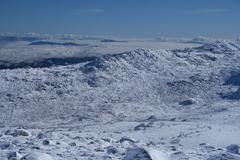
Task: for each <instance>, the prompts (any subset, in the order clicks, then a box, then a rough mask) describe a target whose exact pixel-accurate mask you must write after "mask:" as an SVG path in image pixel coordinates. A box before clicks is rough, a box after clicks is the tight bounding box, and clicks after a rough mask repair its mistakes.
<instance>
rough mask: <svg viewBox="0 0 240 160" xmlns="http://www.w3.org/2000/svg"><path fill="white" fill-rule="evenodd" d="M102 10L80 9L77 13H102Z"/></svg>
mask: <svg viewBox="0 0 240 160" xmlns="http://www.w3.org/2000/svg"><path fill="white" fill-rule="evenodd" d="M104 11H105V10H104V9H96V8H95V9H81V10H78V13H102V12H104Z"/></svg>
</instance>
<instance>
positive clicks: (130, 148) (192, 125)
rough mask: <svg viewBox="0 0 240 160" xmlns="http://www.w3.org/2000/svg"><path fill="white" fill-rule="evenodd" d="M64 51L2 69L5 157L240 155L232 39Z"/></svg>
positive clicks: (0, 136)
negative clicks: (121, 49) (169, 46)
mask: <svg viewBox="0 0 240 160" xmlns="http://www.w3.org/2000/svg"><path fill="white" fill-rule="evenodd" d="M56 43H57V44H63V42H61V43H60V42H56ZM66 43H68V42H66ZM108 43H110V42H108ZM114 43H117V42H114ZM124 43H127V42H124ZM90 45H91V44H90ZM22 47H23V46H22ZM25 47H26V46H25ZM29 47H30V48H31V47H32V46H31V45H30V46H29ZM44 47H46V46H45V45H44ZM48 47H49V46H48ZM68 47H70V50H71V49H72V47H73V46H68ZM78 47H82V46H78ZM78 47H76V46H74V50H77V49H78ZM49 48H50V49H51V47H49ZM44 49H46V48H44ZM3 50H4V51H7V49H6V48H4V49H3ZM26 50H28V48H27V47H26ZM29 50H31V49H29ZM16 51H17V49H16ZM64 51H67V48H64ZM73 53H74V52H73ZM1 54H4V53H3V51H1ZM63 54H65V55H64V56H62V57H61V61H60V60H59V57H55V56H53V57H51V58H52V59H50V60H49V59H48V60H49V61H51V62H49V61H46V59H45V58H39V57H38V58H36V59H32V62H31V64H32V65H29V64H30V63H29V64H25V63H22V65H16V64H18V63H15V67H11V65H13V64H12V63H10V65H5V68H2V69H1V70H0V88H1V90H0V101H1V104H0V126H1V129H0V131H1V132H0V157H1V158H2V159H7V157H10V158H11V157H13V158H14V157H18V158H17V159H29V158H28V157H30V158H32V159H44V158H41V157H47V158H48V159H57V160H58V159H59V160H64V159H68V160H71V159H124V160H130V159H133V158H135V159H150V160H158V159H161V160H164V159H174V160H184V159H186V160H187V159H191V160H206V159H209V160H213V159H214V160H215V159H224V158H225V159H236V160H237V159H240V158H239V157H240V156H239V155H238V153H239V152H237V148H238V147H237V146H238V145H239V144H240V139H239V135H240V129H239V123H238V121H239V120H240V117H239V114H240V111H239V104H240V103H239V99H240V89H239V88H240V82H239V77H240V65H239V64H240V63H239V62H240V43H239V42H238V41H216V42H212V43H208V44H205V45H203V46H198V47H195V48H185V49H168V50H149V49H137V50H132V51H126V52H123V53H117V54H101V55H97V54H95V55H94V56H91V55H90V56H89V55H88V56H83V55H81V57H78V58H79V59H78V58H76V57H75V56H72V55H71V53H70V56H69V55H67V54H66V53H63ZM66 55H67V56H66ZM26 57H27V56H26ZM73 57H74V58H73ZM86 57H87V58H86ZM5 58H6V59H7V58H9V57H5ZM48 58H49V57H48ZM69 58H73V59H72V60H74V59H75V58H76V59H78V61H77V62H74V63H72V61H68V60H69ZM59 61H60V62H61V63H60V62H59ZM7 62H9V61H7ZM47 62H48V63H47ZM46 63H47V64H51V65H43V64H46ZM33 64H34V65H33ZM129 157H132V158H129ZM10 158H8V159H10Z"/></svg>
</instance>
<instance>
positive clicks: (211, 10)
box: [194, 8, 230, 13]
mask: <svg viewBox="0 0 240 160" xmlns="http://www.w3.org/2000/svg"><path fill="white" fill-rule="evenodd" d="M194 12H195V13H226V12H230V10H229V9H219V8H218V9H217V8H212V9H198V10H195V11H194Z"/></svg>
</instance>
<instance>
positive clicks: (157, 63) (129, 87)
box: [0, 42, 240, 124]
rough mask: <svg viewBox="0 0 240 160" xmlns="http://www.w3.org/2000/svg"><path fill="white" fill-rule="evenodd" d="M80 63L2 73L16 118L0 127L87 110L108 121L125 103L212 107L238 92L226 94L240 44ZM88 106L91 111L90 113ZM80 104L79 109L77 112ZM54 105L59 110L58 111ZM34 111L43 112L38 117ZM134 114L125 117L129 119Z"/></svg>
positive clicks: (131, 53)
mask: <svg viewBox="0 0 240 160" xmlns="http://www.w3.org/2000/svg"><path fill="white" fill-rule="evenodd" d="M216 53H218V54H216ZM220 53H221V54H220ZM229 53H231V54H229ZM65 60H66V61H65ZM77 60H78V59H76V63H71V61H74V58H73V59H70V60H68V59H61V61H60V62H61V63H60V62H59V59H57V60H56V61H55V62H54V59H52V61H51V63H50V62H49V64H48V65H47V66H45V67H50V66H51V64H53V65H55V67H50V68H39V67H44V66H41V65H42V64H41V63H40V62H34V63H33V64H34V65H35V66H34V67H36V68H35V69H32V68H24V66H22V67H19V69H14V70H1V71H0V82H1V83H0V84H1V88H2V90H1V94H2V95H4V96H1V98H0V99H1V101H2V105H3V106H4V107H2V108H1V110H2V112H1V113H6V112H10V111H8V110H9V106H12V105H13V106H15V109H14V110H15V111H14V112H13V113H12V114H13V115H11V116H10V115H9V117H6V118H3V119H1V120H2V121H1V123H2V124H5V123H6V121H10V119H11V121H12V123H13V124H16V123H17V124H18V123H23V122H24V123H25V122H26V121H25V120H27V119H31V121H33V122H34V121H39V120H40V119H42V120H44V119H46V118H48V119H49V118H50V119H52V118H53V119H55V118H56V117H61V116H63V117H65V118H66V117H69V116H70V115H71V114H75V113H78V111H80V110H86V111H85V112H84V113H89V114H90V115H89V117H92V118H93V117H94V115H95V114H98V112H103V110H106V113H104V114H107V115H108V116H107V117H108V118H110V119H111V118H114V117H115V118H119V117H118V114H117V112H118V109H117V108H118V107H117V106H118V104H122V103H146V104H148V103H150V102H151V103H153V102H154V103H156V104H159V105H160V104H162V103H166V104H174V103H179V104H185V103H182V102H184V101H189V100H191V101H192V102H191V103H193V104H199V103H200V104H202V103H204V104H207V105H210V104H211V103H214V101H217V100H218V99H222V98H229V97H231V94H236V93H235V91H234V90H235V89H234V87H233V88H232V89H226V88H227V87H228V86H226V85H223V84H224V83H225V81H226V79H227V78H228V77H230V78H231V73H232V72H233V71H235V72H237V73H239V68H240V67H239V66H238V64H239V63H238V62H239V49H238V44H236V43H234V42H216V43H213V44H207V45H204V46H203V47H199V48H192V49H183V50H146V49H138V50H133V51H129V52H125V53H119V54H115V55H103V56H98V57H87V58H86V59H84V58H81V59H79V61H77ZM62 62H63V63H62ZM64 62H68V63H69V64H67V63H64ZM44 63H45V62H44ZM54 63H56V64H54ZM56 65H57V66H56ZM16 68H17V67H16ZM209 88H211V90H209ZM39 95H41V96H40V97H41V98H40V97H39ZM96 97H98V98H96ZM210 97H212V99H211V101H210V102H209V98H210ZM9 100H11V103H9ZM52 103H54V105H53V104H52ZM90 104H91V105H93V106H92V107H93V112H89V111H87V110H88V109H89V105H90ZM106 104H107V105H106ZM76 105H77V106H79V107H80V108H78V107H77V108H75V106H76ZM53 106H58V107H59V108H60V109H59V110H55V109H56V108H55V107H53ZM71 106H72V107H71ZM110 106H111V107H110ZM22 107H23V108H27V110H25V109H23V108H22ZM49 107H50V108H52V109H53V112H54V114H53V115H51V114H50V113H49V114H39V112H41V113H44V112H47V111H48V109H49ZM102 107H103V108H105V107H106V108H105V109H103V108H102ZM36 108H39V109H40V108H41V111H39V112H37V110H39V109H37V110H36ZM54 108H55V109H54ZM70 108H72V111H71V109H70ZM109 108H111V109H110V110H111V112H110V110H109ZM115 109H116V110H115ZM17 110H21V112H18V111H17ZM65 110H68V112H64V111H65ZM154 110H155V109H153V110H152V111H154ZM152 111H151V112H152ZM26 112H28V113H29V114H27V113H26ZM146 112H147V111H146ZM151 112H149V113H148V114H151ZM30 113H31V114H30ZM81 113H82V112H81ZM81 113H79V114H80V115H78V116H81ZM22 114H27V116H26V117H28V118H26V119H23V121H22V122H19V121H17V119H18V118H17V117H18V116H22ZM104 114H103V115H104ZM131 114H132V112H129V115H128V114H127V113H126V115H125V116H126V117H127V118H131ZM40 115H41V116H40ZM1 116H4V115H1ZM10 117H11V118H10ZM105 117H106V116H105ZM95 118H96V117H95ZM99 118H103V117H99Z"/></svg>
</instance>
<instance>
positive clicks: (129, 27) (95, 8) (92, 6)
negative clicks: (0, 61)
mask: <svg viewBox="0 0 240 160" xmlns="http://www.w3.org/2000/svg"><path fill="white" fill-rule="evenodd" d="M0 32H1V33H4V32H14V33H23V32H37V33H50V34H58V33H59V34H61V33H78V34H84V35H113V36H120V37H157V36H170V37H195V36H197V35H203V36H211V37H222V38H234V37H238V36H240V0H0Z"/></svg>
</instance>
